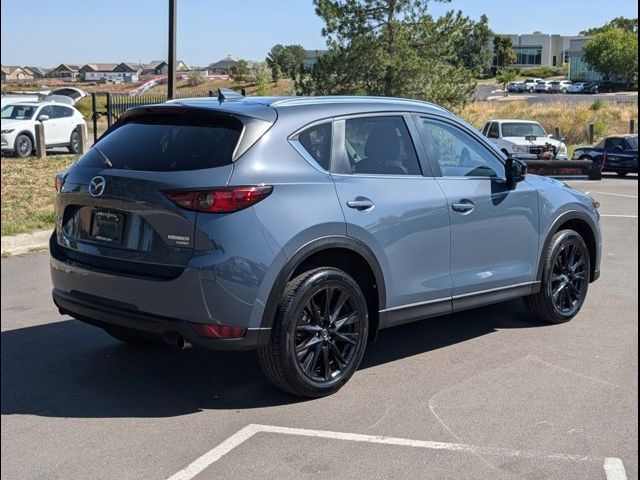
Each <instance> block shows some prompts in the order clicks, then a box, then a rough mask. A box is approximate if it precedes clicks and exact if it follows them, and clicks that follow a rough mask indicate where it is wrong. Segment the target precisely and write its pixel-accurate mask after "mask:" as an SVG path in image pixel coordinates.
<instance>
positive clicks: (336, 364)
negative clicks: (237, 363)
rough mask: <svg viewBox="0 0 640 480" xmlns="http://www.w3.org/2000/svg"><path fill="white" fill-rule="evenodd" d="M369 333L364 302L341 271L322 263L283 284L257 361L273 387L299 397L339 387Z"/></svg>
mask: <svg viewBox="0 0 640 480" xmlns="http://www.w3.org/2000/svg"><path fill="white" fill-rule="evenodd" d="M367 333H368V314H367V303H366V301H365V297H364V295H363V293H362V290H361V289H360V287H359V286H358V284H357V283H356V282H355V280H353V278H351V277H350V276H349V275H347V274H346V273H345V272H343V271H342V270H338V269H335V268H329V267H322V268H317V269H315V270H311V271H309V272H305V273H303V274H301V275H299V276H298V277H296V278H294V279H293V280H292V281H291V282H289V284H288V285H287V286H286V288H285V291H284V293H283V296H282V299H281V301H280V304H279V306H278V313H277V315H276V319H275V320H274V324H273V328H272V330H271V338H270V340H269V343H268V344H267V345H266V347H264V348H263V349H261V350H259V352H258V358H259V360H260V365H261V366H262V369H263V371H264V373H265V375H266V376H267V378H268V379H269V380H270V381H271V382H272V383H273V384H274V385H275V386H277V387H278V388H280V389H282V390H284V391H286V392H288V393H292V394H294V395H299V396H302V397H311V398H314V397H323V396H325V395H330V394H332V393H334V392H336V391H338V390H339V389H340V388H341V387H342V386H343V385H344V384H345V383H346V382H347V381H348V380H349V378H351V375H353V373H354V372H355V371H356V369H357V368H358V365H359V364H360V361H361V360H362V356H363V355H364V350H365V346H366V343H367Z"/></svg>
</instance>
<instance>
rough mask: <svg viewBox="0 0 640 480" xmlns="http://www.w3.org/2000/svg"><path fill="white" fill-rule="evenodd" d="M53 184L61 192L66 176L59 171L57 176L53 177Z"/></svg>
mask: <svg viewBox="0 0 640 480" xmlns="http://www.w3.org/2000/svg"><path fill="white" fill-rule="evenodd" d="M53 185H54V187H55V189H56V192H57V193H60V190H62V186H63V185H64V176H63V175H62V174H61V173H58V174H57V175H56V176H55V177H53Z"/></svg>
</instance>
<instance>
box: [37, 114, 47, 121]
mask: <svg viewBox="0 0 640 480" xmlns="http://www.w3.org/2000/svg"><path fill="white" fill-rule="evenodd" d="M38 120H39V121H41V122H46V121H47V120H49V115H40V116H39V117H38Z"/></svg>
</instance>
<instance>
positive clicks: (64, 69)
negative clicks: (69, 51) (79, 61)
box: [49, 63, 80, 78]
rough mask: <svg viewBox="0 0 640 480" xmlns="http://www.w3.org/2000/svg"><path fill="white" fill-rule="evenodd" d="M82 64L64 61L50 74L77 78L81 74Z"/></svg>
mask: <svg viewBox="0 0 640 480" xmlns="http://www.w3.org/2000/svg"><path fill="white" fill-rule="evenodd" d="M79 70H80V65H72V64H69V63H62V64H60V65H58V66H57V67H56V68H54V69H53V70H51V72H50V73H49V76H50V77H51V78H77V77H78V75H79Z"/></svg>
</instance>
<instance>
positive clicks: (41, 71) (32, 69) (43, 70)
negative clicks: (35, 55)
mask: <svg viewBox="0 0 640 480" xmlns="http://www.w3.org/2000/svg"><path fill="white" fill-rule="evenodd" d="M24 69H25V70H29V71H30V72H31V73H33V74H34V75H36V76H38V77H44V76H45V75H46V74H47V73H48V72H49V71H50V70H51V69H50V68H43V67H24Z"/></svg>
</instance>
